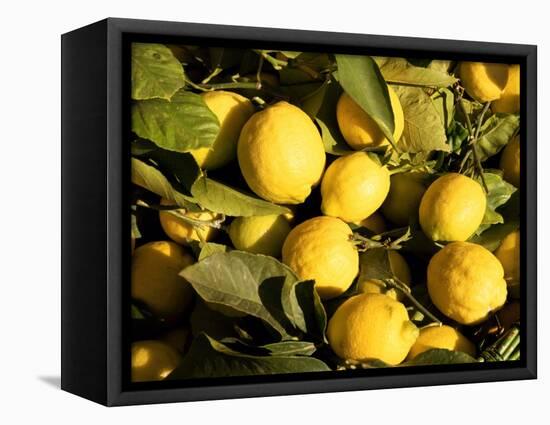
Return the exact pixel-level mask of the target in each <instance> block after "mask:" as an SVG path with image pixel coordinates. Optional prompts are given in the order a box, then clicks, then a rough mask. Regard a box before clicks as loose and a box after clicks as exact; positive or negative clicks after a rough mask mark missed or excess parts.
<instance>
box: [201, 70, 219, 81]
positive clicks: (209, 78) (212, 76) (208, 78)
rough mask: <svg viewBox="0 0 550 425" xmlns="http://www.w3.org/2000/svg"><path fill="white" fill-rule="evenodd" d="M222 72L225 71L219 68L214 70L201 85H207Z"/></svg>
mask: <svg viewBox="0 0 550 425" xmlns="http://www.w3.org/2000/svg"><path fill="white" fill-rule="evenodd" d="M222 71H223V69H222V68H219V67H216V68H214V70H213V71H212V72H211V73H210V74H208V76H207V77H206V78H205V79H204V80H202V81H201V84H207V83H208V82H209V81H210V80H211V79H212V78H214V77H215V76H216V75H218V74H219V73H220V72H222Z"/></svg>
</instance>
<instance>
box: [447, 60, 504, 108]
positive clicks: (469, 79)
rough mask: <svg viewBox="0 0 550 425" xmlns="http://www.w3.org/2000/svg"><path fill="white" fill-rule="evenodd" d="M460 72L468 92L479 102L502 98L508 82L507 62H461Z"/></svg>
mask: <svg viewBox="0 0 550 425" xmlns="http://www.w3.org/2000/svg"><path fill="white" fill-rule="evenodd" d="M458 73H459V76H460V79H461V80H462V85H463V86H464V89H465V90H466V93H468V94H469V95H470V96H471V97H472V98H474V99H475V100H477V101H478V102H488V101H491V100H496V99H498V98H500V96H501V95H502V91H503V90H504V87H506V83H507V82H508V65H506V64H500V63H485V62H461V63H460V65H459V70H458Z"/></svg>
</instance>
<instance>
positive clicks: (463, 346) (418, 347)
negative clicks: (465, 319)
mask: <svg viewBox="0 0 550 425" xmlns="http://www.w3.org/2000/svg"><path fill="white" fill-rule="evenodd" d="M432 348H443V349H445V350H451V351H461V352H463V353H466V354H469V355H470V356H472V357H473V356H475V355H476V347H475V345H474V344H472V342H470V340H468V338H466V337H465V336H464V335H462V334H461V333H460V332H458V331H457V330H456V329H455V328H452V327H450V326H447V325H442V326H438V325H430V326H426V327H425V328H422V329H420V335H418V339H417V340H416V342H415V343H414V345H413V346H412V348H411V351H409V355H408V356H407V360H412V359H414V358H415V357H416V356H418V355H419V354H420V353H423V352H424V351H428V350H431V349H432Z"/></svg>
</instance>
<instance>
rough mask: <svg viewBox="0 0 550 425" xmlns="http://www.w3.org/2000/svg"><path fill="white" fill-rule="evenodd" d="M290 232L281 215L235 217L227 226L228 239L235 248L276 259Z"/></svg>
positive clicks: (286, 222)
mask: <svg viewBox="0 0 550 425" xmlns="http://www.w3.org/2000/svg"><path fill="white" fill-rule="evenodd" d="M289 232H290V224H289V223H288V220H287V219H286V217H284V216H283V215H261V216H253V217H237V218H236V219H234V220H233V221H232V222H231V225H230V226H229V237H230V238H231V242H232V243H233V245H234V246H235V248H237V249H239V250H241V251H248V252H252V253H255V254H264V255H270V256H272V257H278V256H279V255H280V254H281V248H282V247H283V243H284V241H285V239H286V237H287V235H288V233H289Z"/></svg>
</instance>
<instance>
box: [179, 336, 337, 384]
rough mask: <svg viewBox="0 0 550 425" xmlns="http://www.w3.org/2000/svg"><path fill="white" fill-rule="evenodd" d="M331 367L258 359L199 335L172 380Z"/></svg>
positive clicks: (297, 359)
mask: <svg viewBox="0 0 550 425" xmlns="http://www.w3.org/2000/svg"><path fill="white" fill-rule="evenodd" d="M329 370H330V369H329V367H328V366H327V365H326V364H325V363H323V362H322V361H321V360H318V359H315V358H312V357H306V356H292V355H286V356H285V355H281V356H269V355H267V356H258V355H251V354H245V353H240V352H238V351H235V350H233V349H231V348H229V347H227V346H226V345H224V344H223V343H221V342H218V341H216V340H214V339H213V338H210V337H209V336H208V335H205V334H201V335H199V336H198V337H197V338H196V339H195V340H194V341H193V344H192V345H191V348H190V349H189V352H188V353H187V354H186V356H185V357H184V359H183V361H182V363H181V365H180V366H179V367H178V368H177V369H176V370H175V371H174V372H172V374H170V376H169V379H185V378H214V377H228V376H257V375H273V374H278V373H302V372H324V371H329Z"/></svg>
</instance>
